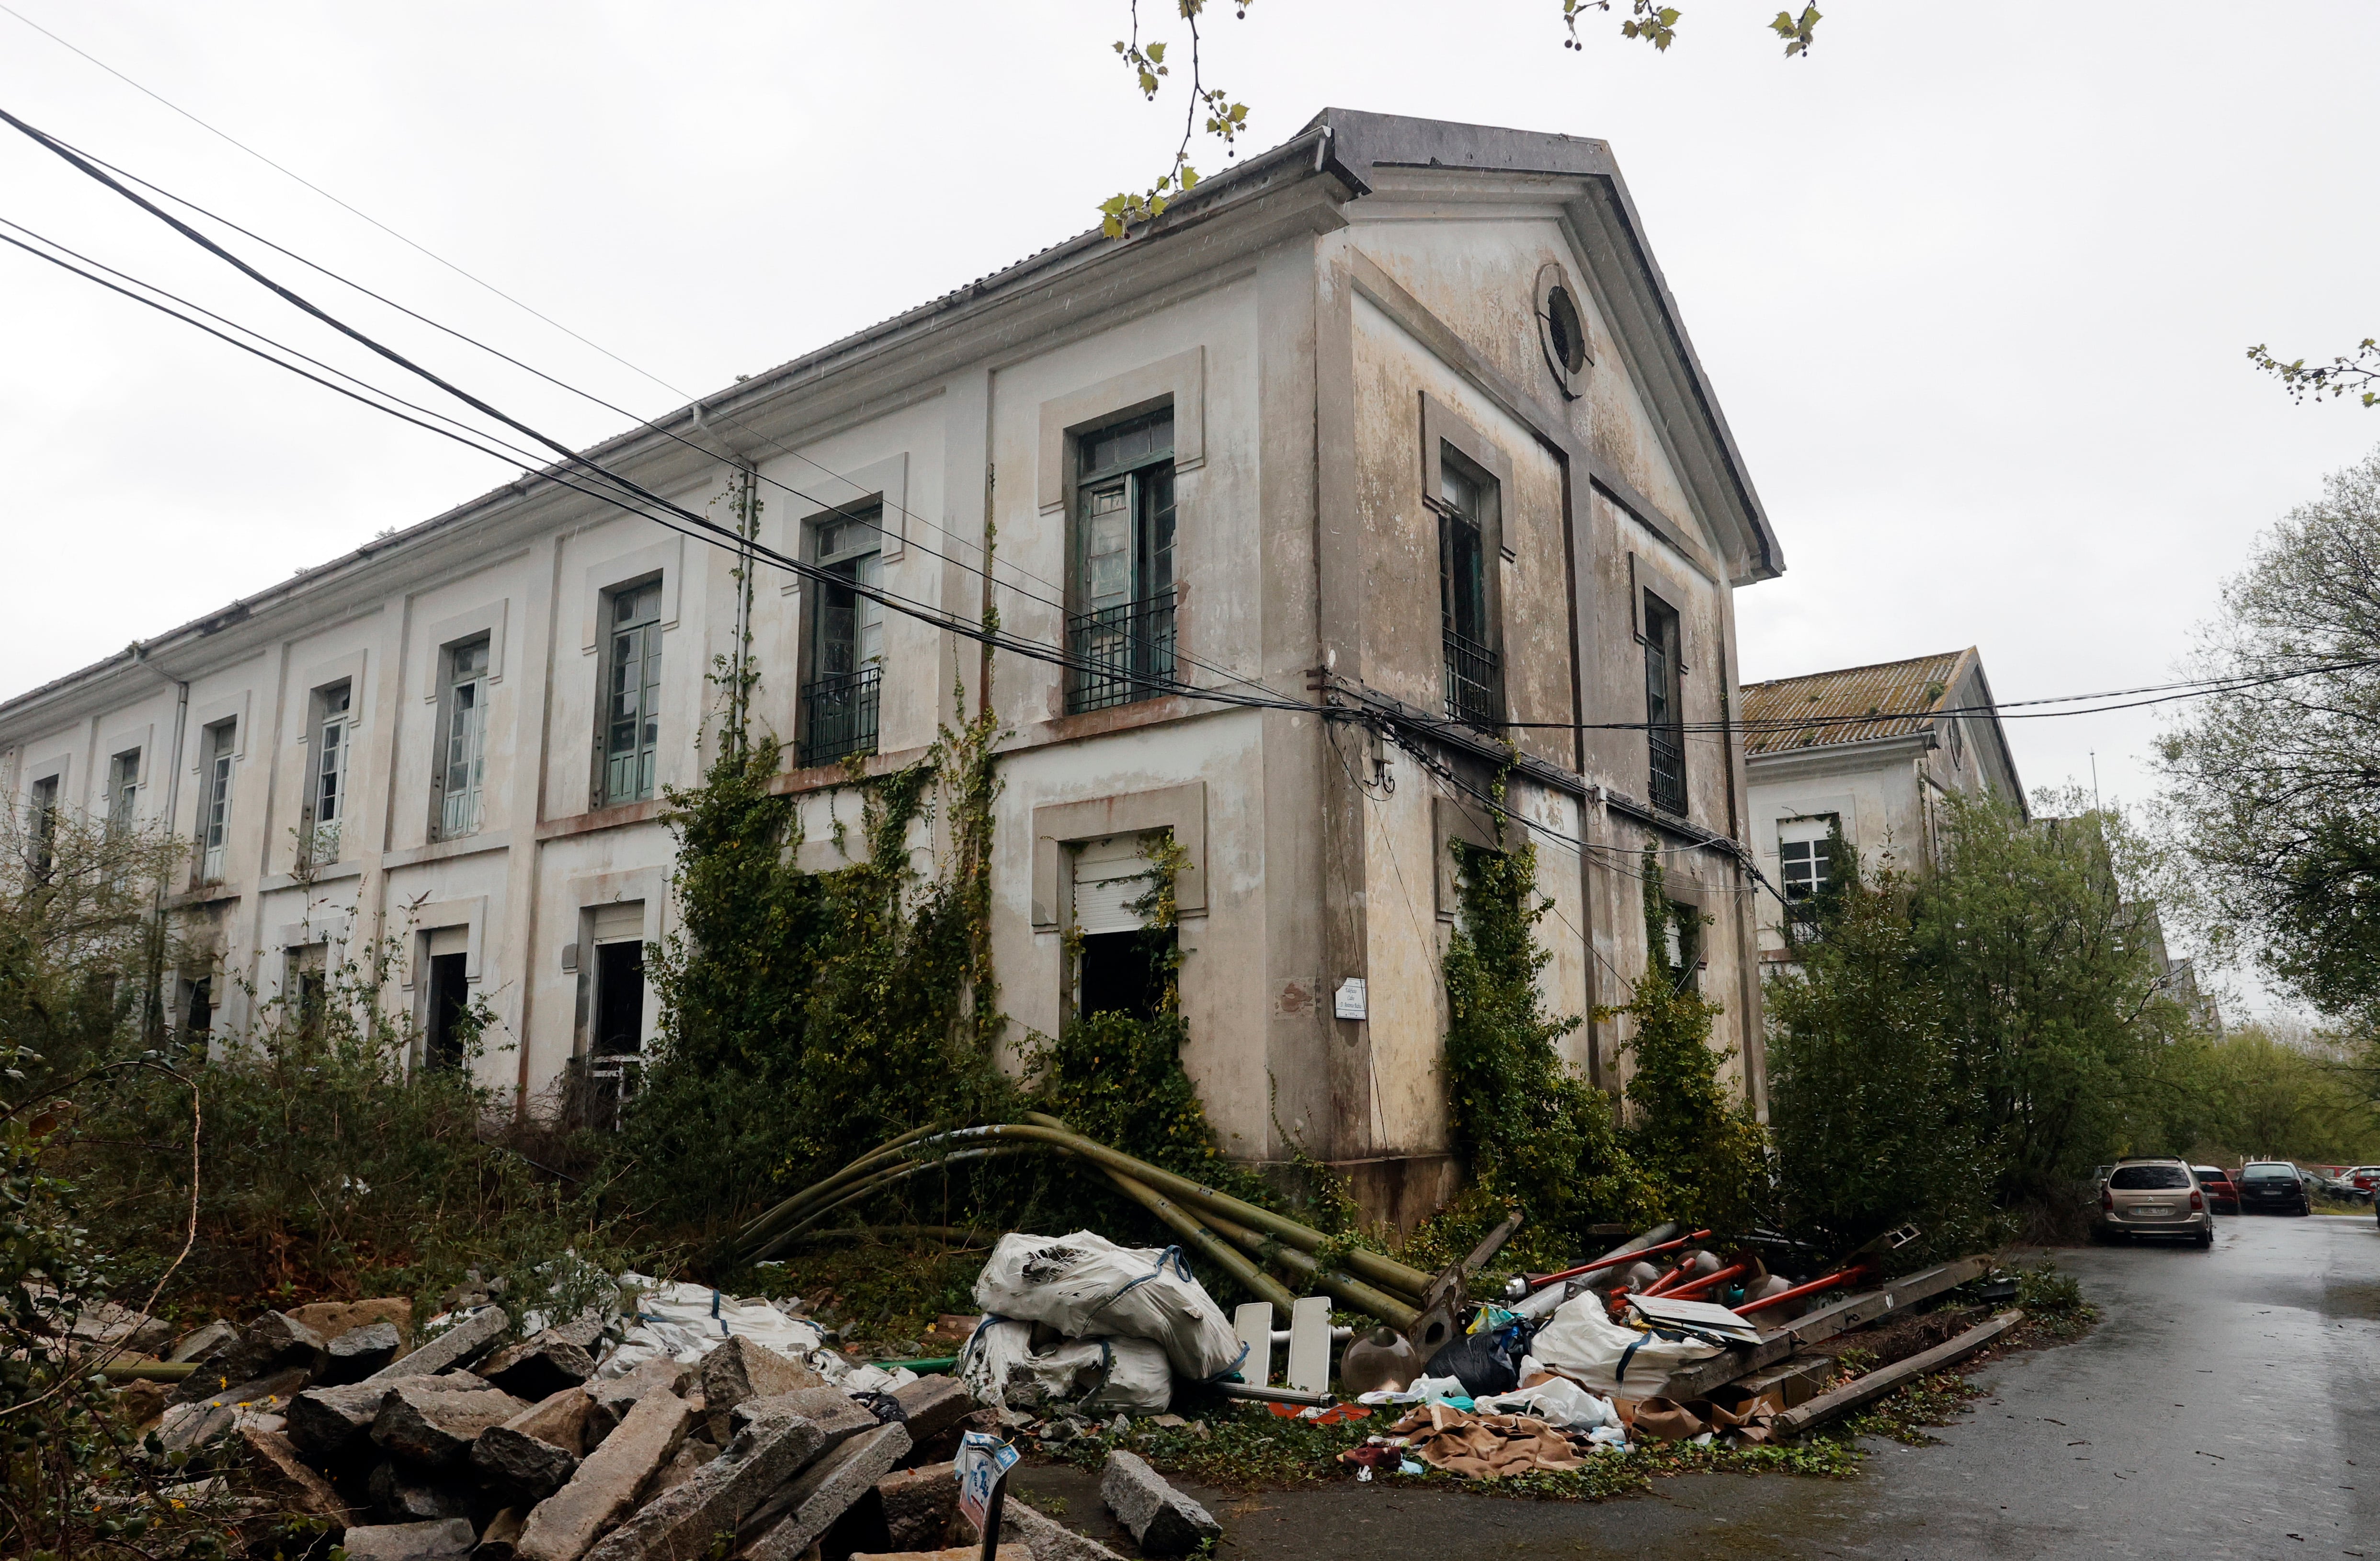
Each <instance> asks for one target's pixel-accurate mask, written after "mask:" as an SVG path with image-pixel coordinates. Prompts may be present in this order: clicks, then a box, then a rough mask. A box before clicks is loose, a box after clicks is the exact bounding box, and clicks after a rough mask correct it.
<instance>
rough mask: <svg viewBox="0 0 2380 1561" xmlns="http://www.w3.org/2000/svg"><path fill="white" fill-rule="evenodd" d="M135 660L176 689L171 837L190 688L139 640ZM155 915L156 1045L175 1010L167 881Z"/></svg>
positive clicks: (152, 987) (169, 773)
mask: <svg viewBox="0 0 2380 1561" xmlns="http://www.w3.org/2000/svg"><path fill="white" fill-rule="evenodd" d="M132 659H133V661H134V662H135V663H136V664H137V665H140V666H143V667H148V668H149V670H150V671H151V672H155V673H156V674H157V675H158V676H159V677H161V678H164V680H165V681H166V682H167V683H170V684H173V685H174V756H173V758H172V760H171V761H170V762H169V764H168V766H167V768H166V771H165V833H166V834H167V835H168V836H171V835H172V834H173V833H174V831H175V830H176V829H177V828H178V827H179V826H178V824H177V823H176V820H177V819H179V818H180V817H181V798H182V733H183V729H184V728H185V727H186V726H187V725H188V722H189V716H190V685H189V684H188V683H186V682H184V681H183V680H182V679H180V678H177V677H176V676H174V674H173V673H171V672H167V671H165V670H164V668H163V667H157V666H152V665H151V664H150V660H149V647H148V646H146V645H144V644H142V643H141V642H140V641H139V640H135V641H133V642H132ZM154 914H155V916H156V928H155V932H154V935H153V936H152V938H151V940H150V945H149V1001H150V1003H151V1005H152V1007H151V1010H150V1011H151V1012H152V1013H153V1014H154V1015H155V1016H156V1023H155V1028H154V1030H153V1031H152V1032H151V1033H150V1034H149V1035H148V1036H147V1037H146V1038H147V1039H148V1040H149V1041H150V1042H151V1043H152V1045H154V1044H156V1043H159V1042H162V1041H163V1040H164V1038H165V1028H166V1024H165V1021H166V1016H167V1015H168V1014H169V1013H170V1012H171V1011H172V1007H173V1005H172V1004H171V1003H169V1002H168V1001H167V1000H166V998H165V992H164V986H165V884H164V880H163V879H160V880H158V884H157V903H156V910H155V912H154ZM142 1028H143V1029H144V1030H147V1029H149V1026H148V1025H147V1024H144V1025H143V1026H142Z"/></svg>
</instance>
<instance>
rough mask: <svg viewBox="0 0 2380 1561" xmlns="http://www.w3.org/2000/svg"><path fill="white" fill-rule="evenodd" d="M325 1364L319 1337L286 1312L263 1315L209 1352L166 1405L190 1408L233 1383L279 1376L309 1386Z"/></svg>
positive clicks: (325, 1359)
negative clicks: (297, 1377) (296, 1376)
mask: <svg viewBox="0 0 2380 1561" xmlns="http://www.w3.org/2000/svg"><path fill="white" fill-rule="evenodd" d="M327 1359H328V1356H327V1355H326V1354H325V1353H324V1347H323V1344H322V1335H320V1334H318V1333H316V1332H315V1331H314V1330H313V1329H311V1328H310V1327H308V1326H307V1325H305V1324H303V1323H300V1322H298V1321H297V1319H296V1318H294V1317H292V1316H290V1315H289V1314H288V1313H285V1312H268V1313H265V1314H264V1315H263V1316H261V1317H259V1318H258V1319H257V1320H256V1321H255V1322H253V1323H250V1324H249V1325H247V1326H246V1327H244V1328H242V1329H240V1330H239V1334H238V1336H237V1337H235V1338H234V1339H232V1341H231V1342H230V1343H228V1344H225V1345H222V1346H220V1347H218V1348H217V1349H213V1350H212V1351H210V1352H209V1353H208V1355H207V1357H206V1358H205V1359H204V1360H202V1361H200V1362H199V1369H198V1370H197V1371H195V1372H192V1373H190V1374H189V1375H188V1376H187V1377H185V1378H183V1379H182V1385H181V1386H179V1387H177V1388H176V1389H175V1390H174V1392H173V1395H172V1397H171V1398H169V1399H168V1402H170V1403H176V1404H193V1403H196V1402H198V1401H199V1400H200V1399H201V1398H212V1397H213V1396H214V1395H215V1394H217V1393H220V1392H222V1391H223V1390H224V1389H225V1388H226V1387H229V1386H233V1385H234V1384H236V1383H245V1382H255V1381H257V1380H259V1379H260V1378H262V1377H267V1376H271V1375H273V1374H275V1373H280V1372H287V1371H299V1372H303V1373H305V1374H306V1378H307V1380H308V1381H312V1380H313V1379H314V1378H315V1377H317V1376H319V1375H321V1374H322V1366H323V1364H324V1362H325V1361H327Z"/></svg>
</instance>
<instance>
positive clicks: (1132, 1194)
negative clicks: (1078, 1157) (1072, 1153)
mask: <svg viewBox="0 0 2380 1561" xmlns="http://www.w3.org/2000/svg"><path fill="white" fill-rule="evenodd" d="M1100 1170H1101V1171H1103V1172H1104V1173H1105V1174H1106V1176H1107V1179H1108V1180H1110V1181H1111V1182H1113V1183H1115V1188H1116V1191H1117V1192H1121V1193H1123V1195H1124V1196H1125V1197H1127V1198H1130V1199H1131V1200H1132V1201H1133V1202H1134V1203H1135V1204H1139V1205H1140V1206H1141V1207H1142V1208H1145V1209H1147V1211H1148V1212H1149V1213H1150V1214H1152V1215H1155V1216H1157V1217H1158V1218H1159V1219H1161V1220H1163V1221H1164V1222H1165V1224H1166V1225H1167V1226H1168V1227H1169V1228H1172V1231H1173V1233H1174V1234H1175V1235H1177V1236H1179V1237H1181V1238H1182V1239H1183V1240H1184V1241H1186V1242H1188V1243H1189V1244H1190V1245H1191V1246H1193V1247H1195V1248H1196V1249H1197V1251H1198V1252H1200V1253H1201V1254H1203V1255H1204V1256H1205V1257H1207V1258H1208V1260H1209V1261H1211V1262H1212V1263H1213V1264H1214V1265H1216V1266H1217V1267H1218V1268H1220V1269H1221V1270H1222V1271H1223V1272H1224V1273H1226V1274H1229V1275H1230V1276H1231V1277H1233V1278H1234V1279H1237V1280H1238V1281H1239V1282H1240V1288H1241V1289H1245V1290H1246V1291H1247V1292H1248V1293H1249V1294H1250V1295H1252V1296H1254V1297H1256V1298H1257V1300H1258V1301H1270V1302H1271V1303H1272V1304H1273V1305H1274V1306H1276V1307H1278V1308H1280V1309H1281V1311H1283V1312H1287V1311H1288V1310H1289V1309H1290V1308H1291V1307H1292V1306H1293V1305H1295V1304H1296V1301H1297V1298H1296V1297H1295V1296H1293V1295H1291V1294H1290V1293H1289V1290H1288V1289H1287V1288H1286V1287H1285V1286H1283V1285H1282V1284H1281V1281H1280V1280H1278V1279H1275V1278H1274V1277H1272V1276H1271V1275H1269V1274H1268V1273H1266V1272H1265V1271H1264V1270H1263V1269H1261V1268H1258V1267H1257V1265H1255V1264H1253V1263H1250V1262H1249V1261H1248V1260H1247V1259H1246V1258H1245V1257H1243V1256H1241V1255H1240V1254H1239V1253H1238V1252H1233V1250H1232V1249H1231V1248H1230V1247H1228V1246H1225V1245H1224V1244H1223V1240H1222V1238H1221V1237H1220V1236H1218V1235H1216V1234H1215V1232H1214V1231H1212V1230H1209V1229H1208V1228H1207V1227H1206V1226H1205V1225H1204V1224H1202V1223H1200V1221H1199V1220H1198V1218H1197V1216H1195V1215H1193V1214H1191V1213H1190V1212H1189V1210H1187V1209H1186V1208H1184V1206H1183V1205H1182V1204H1176V1203H1174V1202H1173V1201H1172V1199H1170V1198H1168V1197H1167V1196H1166V1195H1165V1194H1164V1193H1162V1192H1158V1191H1157V1190H1156V1189H1154V1188H1151V1187H1146V1186H1143V1185H1142V1184H1141V1183H1139V1182H1137V1181H1135V1180H1133V1179H1132V1178H1131V1177H1128V1176H1126V1175H1124V1174H1123V1172H1122V1171H1119V1170H1111V1169H1109V1168H1107V1167H1105V1166H1102V1167H1100Z"/></svg>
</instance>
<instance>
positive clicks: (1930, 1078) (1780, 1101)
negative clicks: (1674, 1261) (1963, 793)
mask: <svg viewBox="0 0 2380 1561" xmlns="http://www.w3.org/2000/svg"><path fill="white" fill-rule="evenodd" d="M1911 899H1912V885H1911V883H1910V881H1909V880H1908V878H1906V877H1903V876H1901V875H1899V874H1896V873H1892V872H1886V873H1883V874H1881V875H1879V876H1878V877H1876V881H1875V882H1873V883H1867V882H1864V881H1862V876H1861V872H1860V867H1859V863H1858V860H1857V857H1856V854H1855V853H1853V852H1852V849H1851V847H1850V846H1849V845H1848V844H1847V843H1846V842H1843V841H1841V839H1840V835H1838V837H1837V840H1836V842H1835V846H1834V866H1833V872H1832V874H1831V875H1830V882H1829V886H1828V892H1827V894H1826V895H1825V896H1824V898H1823V900H1822V902H1821V904H1820V906H1819V908H1818V914H1817V916H1816V919H1815V925H1814V926H1811V927H1810V929H1809V930H1808V932H1807V933H1806V934H1805V935H1804V936H1803V937H1802V938H1800V939H1799V941H1798V959H1797V961H1796V962H1795V963H1794V964H1793V965H1791V966H1789V967H1787V969H1786V970H1785V972H1784V974H1780V975H1778V976H1775V977H1772V978H1771V979H1770V981H1769V983H1768V988H1767V996H1768V1016H1769V1024H1770V1027H1771V1035H1770V1039H1769V1043H1768V1064H1769V1086H1768V1131H1769V1135H1770V1137H1771V1139H1772V1140H1773V1141H1774V1143H1775V1144H1776V1152H1777V1180H1778V1195H1779V1216H1780V1218H1781V1219H1782V1221H1783V1222H1784V1225H1785V1227H1786V1228H1788V1229H1790V1230H1791V1231H1793V1232H1794V1233H1796V1234H1797V1235H1800V1236H1802V1237H1803V1238H1804V1239H1805V1240H1812V1241H1814V1242H1815V1243H1816V1244H1817V1245H1819V1246H1821V1247H1824V1248H1827V1249H1828V1250H1830V1251H1835V1252H1843V1251H1847V1250H1850V1249H1852V1248H1855V1247H1858V1246H1859V1245H1861V1244H1862V1243H1863V1242H1865V1241H1867V1240H1870V1239H1871V1238H1873V1237H1875V1236H1877V1235H1880V1234H1881V1233H1883V1232H1884V1231H1886V1230H1888V1229H1890V1228H1893V1227H1895V1226H1898V1225H1900V1224H1902V1223H1903V1222H1906V1221H1912V1220H1913V1221H1915V1222H1916V1224H1917V1225H1918V1226H1919V1228H1922V1229H1923V1230H1924V1231H1925V1250H1926V1251H1927V1252H1930V1253H1933V1254H1937V1255H1949V1256H1955V1255H1958V1254H1959V1253H1961V1252H1969V1251H1972V1250H1973V1247H1974V1244H1975V1242H1976V1241H1977V1240H1978V1239H1979V1238H1980V1237H1982V1235H1983V1234H1984V1232H1985V1228H1986V1226H1987V1224H1988V1221H1989V1216H1990V1211H1991V1205H1992V1196H1993V1192H1994V1189H1995V1184H1996V1182H1997V1180H1998V1178H1997V1175H1996V1165H1997V1156H1998V1151H1999V1149H2000V1147H2001V1145H2000V1144H1999V1143H1998V1141H1997V1140H1996V1139H1993V1138H1989V1137H1986V1136H1985V1132H1986V1129H1985V1121H1986V1119H1987V1113H1986V1110H1985V1103H1984V1100H1983V1098H1982V1096H1981V1093H1980V1092H1979V1091H1978V1090H1977V1088H1976V1087H1975V1085H1974V1083H1973V1082H1972V1081H1965V1082H1962V1081H1961V1077H1960V1073H1961V1070H1960V1069H1959V1067H1958V1065H1957V1057H1956V1048H1955V1047H1953V1046H1952V1044H1951V1040H1950V1035H1949V1004H1948V1003H1947V1001H1946V1000H1945V998H1944V997H1943V993H1942V984H1941V981H1940V978H1939V974H1938V973H1937V972H1936V971H1934V970H1931V969H1929V968H1927V966H1926V964H1925V962H1924V961H1923V960H1922V959H1921V958H1920V951H1919V949H1918V944H1917V938H1916V932H1915V928H1914V926H1913V924H1912V916H1911Z"/></svg>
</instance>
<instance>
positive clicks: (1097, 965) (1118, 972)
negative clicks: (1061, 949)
mask: <svg viewBox="0 0 2380 1561" xmlns="http://www.w3.org/2000/svg"><path fill="white" fill-rule="evenodd" d="M1163 950H1164V941H1163V940H1162V939H1160V938H1154V937H1152V936H1150V935H1149V933H1148V932H1147V931H1146V930H1140V931H1135V932H1090V933H1085V934H1084V935H1083V962H1082V977H1081V985H1080V986H1078V987H1077V988H1076V996H1075V1011H1076V1012H1078V1013H1079V1014H1081V1015H1082V1017H1084V1018H1085V1019H1088V1018H1089V1017H1090V1016H1091V1015H1093V1014H1095V1013H1121V1014H1123V1015H1126V1016H1127V1017H1129V1018H1133V1019H1154V1018H1156V1017H1157V1010H1158V1008H1159V1006H1160V1004H1161V1003H1162V1002H1163V1001H1164V998H1165V966H1164V962H1163V960H1162V958H1161V955H1162V953H1163Z"/></svg>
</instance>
